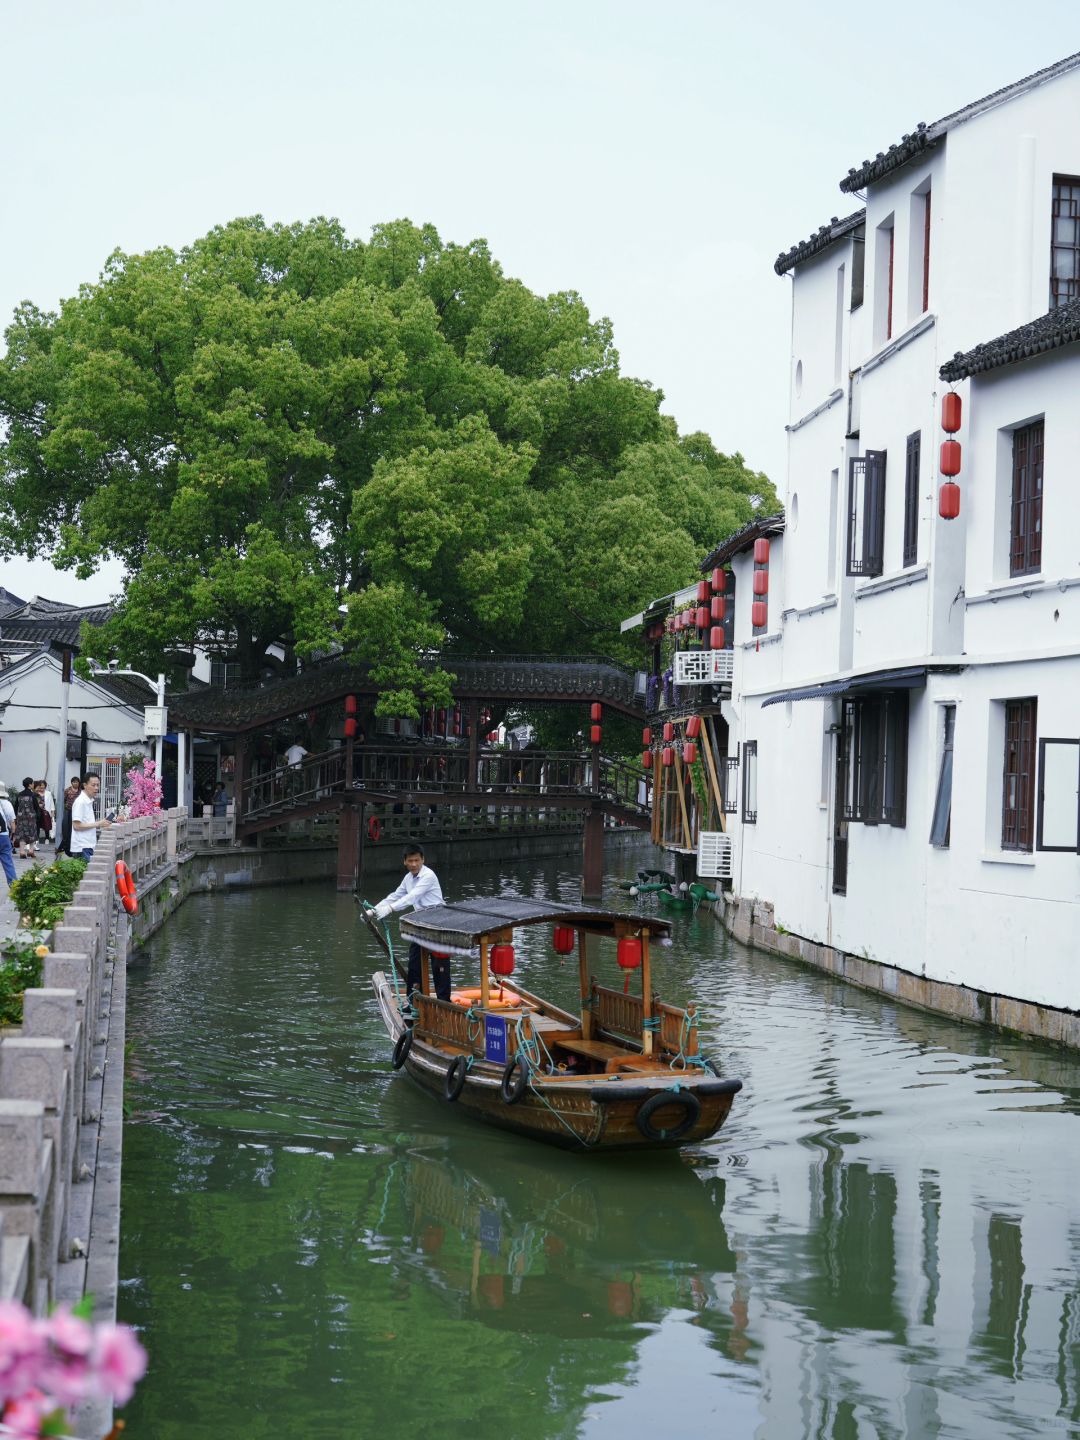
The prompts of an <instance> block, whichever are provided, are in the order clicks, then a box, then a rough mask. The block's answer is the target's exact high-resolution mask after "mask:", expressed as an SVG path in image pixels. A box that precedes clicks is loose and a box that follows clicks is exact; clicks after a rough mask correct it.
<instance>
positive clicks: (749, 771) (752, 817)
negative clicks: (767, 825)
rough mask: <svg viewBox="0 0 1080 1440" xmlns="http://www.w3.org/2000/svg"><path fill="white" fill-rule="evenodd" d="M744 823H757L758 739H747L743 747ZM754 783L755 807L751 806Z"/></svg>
mask: <svg viewBox="0 0 1080 1440" xmlns="http://www.w3.org/2000/svg"><path fill="white" fill-rule="evenodd" d="M742 772H743V773H742V823H743V824H744V825H756V824H757V817H758V811H757V741H756V740H746V741H744V742H743V747H742ZM751 779H752V780H753V785H754V808H753V809H751V808H750V784H751Z"/></svg>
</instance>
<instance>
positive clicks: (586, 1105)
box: [375, 975, 742, 1151]
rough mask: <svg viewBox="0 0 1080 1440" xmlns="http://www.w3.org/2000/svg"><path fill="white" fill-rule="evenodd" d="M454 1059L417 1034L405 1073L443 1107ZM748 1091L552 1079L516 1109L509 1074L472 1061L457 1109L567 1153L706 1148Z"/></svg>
mask: <svg viewBox="0 0 1080 1440" xmlns="http://www.w3.org/2000/svg"><path fill="white" fill-rule="evenodd" d="M375 992H376V995H377V996H378V999H379V1008H380V1012H381V1014H382V1017H383V1021H384V1024H385V1025H386V1028H387V1032H388V1034H389V1035H390V1038H391V1040H392V1041H394V1042H395V1046H396V1044H397V1041H398V1040H399V1039H400V1037H401V1036H402V1035H403V1033H404V1031H405V1028H406V1027H405V1023H404V1020H403V1019H402V1017H401V1013H400V1011H399V1009H398V1005H397V1001H396V998H395V996H394V994H393V991H392V989H391V987H390V986H389V984H388V983H387V981H386V979H385V977H384V976H382V975H376V976H375ZM454 1059H455V1055H454V1053H452V1052H448V1051H447V1050H446V1049H445V1048H444V1047H442V1046H440V1045H439V1044H437V1043H434V1042H432V1041H430V1040H428V1039H426V1038H425V1037H424V1036H423V1035H421V1034H419V1033H417V1034H414V1037H413V1039H412V1041H411V1042H409V1045H408V1051H407V1054H406V1055H405V1056H404V1058H403V1061H402V1064H401V1068H402V1070H403V1071H404V1072H405V1073H406V1074H407V1075H409V1077H410V1078H411V1079H413V1080H414V1081H415V1082H416V1083H417V1084H418V1085H419V1086H420V1087H421V1089H423V1090H426V1091H427V1092H428V1094H430V1095H433V1096H435V1097H436V1098H438V1099H439V1100H442V1101H443V1102H444V1103H446V1102H447V1100H448V1095H447V1077H448V1071H449V1069H450V1066H451V1064H452V1063H453V1061H454ZM741 1088H742V1082H741V1081H739V1080H728V1079H722V1078H720V1077H717V1076H714V1075H711V1074H709V1073H708V1072H706V1071H703V1070H685V1071H679V1072H675V1071H672V1070H670V1069H667V1068H666V1067H665V1069H664V1070H663V1071H662V1072H660V1073H656V1072H649V1073H645V1074H612V1075H607V1074H601V1075H592V1076H580V1077H577V1076H571V1075H562V1076H547V1075H542V1074H538V1073H534V1074H533V1075H531V1076H530V1078H529V1083H528V1084H527V1085H526V1086H525V1087H524V1089H523V1092H522V1093H521V1095H520V1098H518V1099H517V1100H516V1101H514V1102H512V1103H511V1102H510V1101H508V1100H507V1099H506V1098H504V1092H503V1067H502V1066H501V1065H497V1064H493V1063H491V1062H488V1061H484V1060H479V1061H474V1062H473V1064H472V1065H471V1067H470V1068H469V1070H468V1073H467V1074H466V1077H465V1082H464V1084H463V1086H462V1087H461V1091H460V1094H459V1095H458V1096H457V1098H456V1100H454V1101H453V1103H454V1104H456V1105H457V1106H458V1108H459V1109H460V1110H461V1111H462V1112H463V1113H464V1114H466V1115H468V1116H469V1117H470V1119H475V1120H479V1121H481V1122H482V1123H483V1124H486V1125H494V1126H497V1127H498V1128H499V1129H500V1130H509V1131H512V1132H514V1133H516V1134H519V1135H525V1136H528V1137H529V1138H530V1139H534V1140H541V1141H543V1142H545V1143H546V1144H550V1145H557V1146H560V1147H561V1148H564V1149H568V1150H605V1151H606V1150H670V1149H677V1148H678V1147H680V1146H683V1145H694V1144H700V1143H701V1142H702V1141H704V1140H707V1139H709V1137H710V1136H712V1135H715V1134H716V1132H717V1131H718V1130H719V1129H720V1127H721V1126H722V1125H723V1123H724V1121H725V1120H726V1119H727V1116H728V1112H729V1111H730V1109H731V1105H732V1101H733V1100H734V1098H735V1096H736V1094H737V1093H738V1092H739V1090H740V1089H741Z"/></svg>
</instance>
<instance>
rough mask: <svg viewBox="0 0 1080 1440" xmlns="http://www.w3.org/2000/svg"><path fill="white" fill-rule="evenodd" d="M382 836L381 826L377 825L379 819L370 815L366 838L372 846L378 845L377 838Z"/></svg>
mask: <svg viewBox="0 0 1080 1440" xmlns="http://www.w3.org/2000/svg"><path fill="white" fill-rule="evenodd" d="M381 834H382V826H381V825H380V824H379V817H378V816H377V815H372V816H370V817H369V819H368V822H367V838H368V839H369V840H370V841H371V843H372V844H373V845H377V844H378V843H379V836H380V835H381Z"/></svg>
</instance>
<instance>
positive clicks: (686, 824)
mask: <svg viewBox="0 0 1080 1440" xmlns="http://www.w3.org/2000/svg"><path fill="white" fill-rule="evenodd" d="M675 783H676V785H677V786H678V787H679V809H680V811H681V812H682V827H683V839H684V841H685V846H686V849H687V850H692V849H693V848H694V842H693V840H692V839H691V838H690V818H689V816H688V815H687V813H686V786H685V784H684V783H683V768H682V759H681V758H680V756H679V751H678V747H676V749H675Z"/></svg>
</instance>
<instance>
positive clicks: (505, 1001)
mask: <svg viewBox="0 0 1080 1440" xmlns="http://www.w3.org/2000/svg"><path fill="white" fill-rule="evenodd" d="M450 999H451V1000H452V1001H453V1002H454V1004H455V1005H464V1006H470V1005H479V1004H480V991H479V990H478V989H476V990H453V991H451V993H450ZM523 1004H524V1001H523V1000H521V999H520V998H518V997H515V998H514V999H513V1000H511V999H510V997H509V996H508V995H504V996H502V997H500V996H499V995H497V994H496V993H495V986H494V985H492V986H491V988H490V989H489V991H488V1009H489V1010H517V1009H519V1008H520V1007H521V1005H523Z"/></svg>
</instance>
